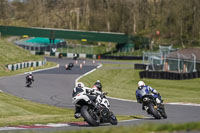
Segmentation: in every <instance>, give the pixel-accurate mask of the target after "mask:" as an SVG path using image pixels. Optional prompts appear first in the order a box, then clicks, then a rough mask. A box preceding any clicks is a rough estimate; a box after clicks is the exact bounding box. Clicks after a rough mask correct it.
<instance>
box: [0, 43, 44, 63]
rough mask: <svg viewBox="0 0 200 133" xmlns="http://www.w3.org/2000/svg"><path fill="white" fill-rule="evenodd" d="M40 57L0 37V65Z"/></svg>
mask: <svg viewBox="0 0 200 133" xmlns="http://www.w3.org/2000/svg"><path fill="white" fill-rule="evenodd" d="M42 59H43V57H41V56H35V55H32V54H30V52H28V51H26V50H24V49H22V48H20V47H18V46H16V45H14V44H13V43H10V42H7V41H6V39H0V65H6V64H12V63H19V62H22V61H24V62H25V61H36V60H42Z"/></svg>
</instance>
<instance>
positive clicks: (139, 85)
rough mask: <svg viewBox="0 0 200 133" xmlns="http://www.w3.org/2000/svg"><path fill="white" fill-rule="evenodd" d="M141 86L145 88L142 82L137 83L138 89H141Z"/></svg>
mask: <svg viewBox="0 0 200 133" xmlns="http://www.w3.org/2000/svg"><path fill="white" fill-rule="evenodd" d="M143 86H145V83H144V82H143V81H139V82H138V89H142V88H143Z"/></svg>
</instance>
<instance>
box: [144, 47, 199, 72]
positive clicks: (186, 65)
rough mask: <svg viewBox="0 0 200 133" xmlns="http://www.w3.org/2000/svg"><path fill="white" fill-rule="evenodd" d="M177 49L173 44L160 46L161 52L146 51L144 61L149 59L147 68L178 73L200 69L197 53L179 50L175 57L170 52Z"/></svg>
mask: <svg viewBox="0 0 200 133" xmlns="http://www.w3.org/2000/svg"><path fill="white" fill-rule="evenodd" d="M176 50H177V49H173V48H172V46H169V47H166V46H160V51H159V52H144V53H143V62H144V61H145V60H147V61H148V66H147V67H146V70H150V71H171V72H178V73H189V72H196V71H200V60H197V58H196V55H195V54H193V53H192V54H180V53H178V52H177V53H176V55H175V56H174V57H170V56H169V55H170V53H172V52H174V51H176Z"/></svg>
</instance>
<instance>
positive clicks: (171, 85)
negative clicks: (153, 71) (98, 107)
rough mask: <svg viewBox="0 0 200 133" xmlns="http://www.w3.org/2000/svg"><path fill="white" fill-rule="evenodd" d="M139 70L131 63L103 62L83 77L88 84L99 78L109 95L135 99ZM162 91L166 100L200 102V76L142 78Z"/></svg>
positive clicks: (83, 80)
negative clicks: (183, 78) (159, 78)
mask: <svg viewBox="0 0 200 133" xmlns="http://www.w3.org/2000/svg"><path fill="white" fill-rule="evenodd" d="M139 71H140V70H135V69H134V67H133V65H130V64H108V63H107V64H103V66H102V67H101V68H100V69H97V70H96V71H95V72H93V73H91V74H89V75H87V76H85V77H83V78H81V79H80V80H79V81H82V82H83V83H85V84H86V86H92V85H93V83H94V82H95V81H96V80H97V79H99V80H100V81H101V82H102V85H103V91H106V92H108V96H111V97H117V98H123V99H130V100H135V91H136V89H137V83H138V81H139V80H141V79H140V78H139ZM142 80H143V81H144V82H145V83H146V84H147V85H150V86H152V87H153V88H155V89H156V90H158V92H160V93H161V95H162V97H163V99H164V102H186V103H200V98H199V96H200V89H199V83H200V78H197V79H192V80H158V79H142Z"/></svg>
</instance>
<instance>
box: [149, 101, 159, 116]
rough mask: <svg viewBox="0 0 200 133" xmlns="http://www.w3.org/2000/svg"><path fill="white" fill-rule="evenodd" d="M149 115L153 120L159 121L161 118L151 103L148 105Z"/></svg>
mask: <svg viewBox="0 0 200 133" xmlns="http://www.w3.org/2000/svg"><path fill="white" fill-rule="evenodd" d="M149 113H150V114H152V115H153V117H154V118H155V119H161V116H160V115H159V113H158V111H157V110H156V109H155V108H154V105H153V104H152V103H150V104H149Z"/></svg>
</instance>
